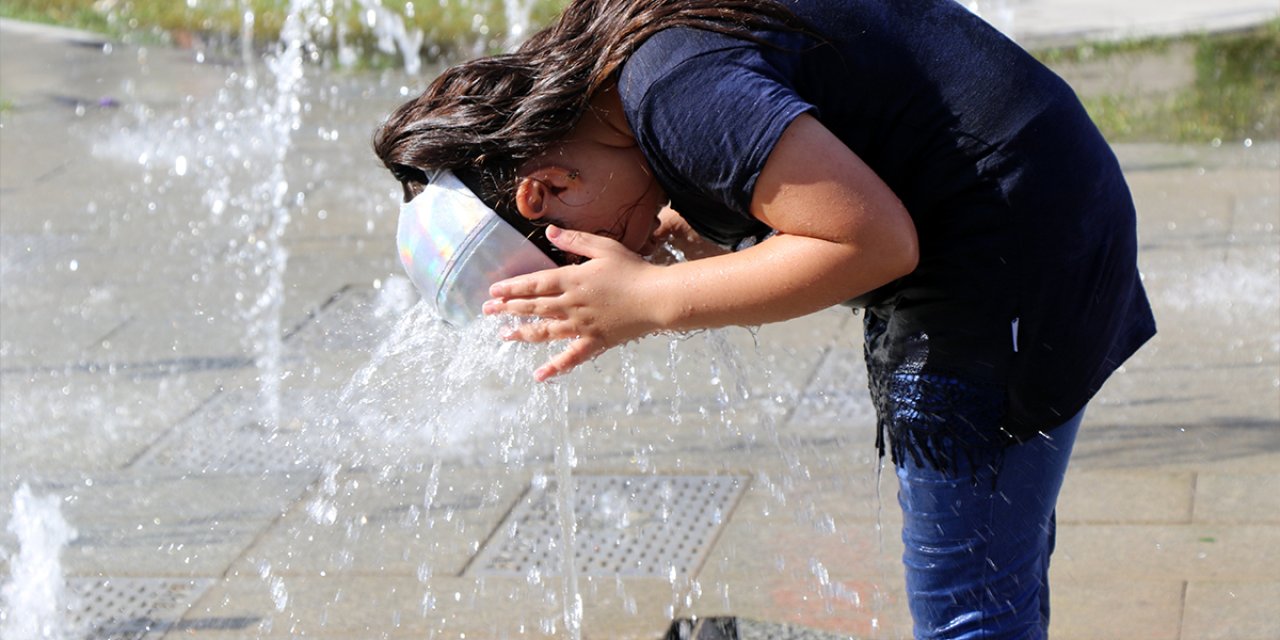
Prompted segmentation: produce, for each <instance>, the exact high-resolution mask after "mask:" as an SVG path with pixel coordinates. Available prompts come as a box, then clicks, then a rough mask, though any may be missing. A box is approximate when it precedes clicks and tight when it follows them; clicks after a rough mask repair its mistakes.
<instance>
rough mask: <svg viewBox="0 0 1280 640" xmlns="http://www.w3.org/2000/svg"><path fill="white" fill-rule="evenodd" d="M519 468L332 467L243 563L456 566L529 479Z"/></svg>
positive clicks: (389, 571) (435, 571)
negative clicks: (362, 469) (351, 469)
mask: <svg viewBox="0 0 1280 640" xmlns="http://www.w3.org/2000/svg"><path fill="white" fill-rule="evenodd" d="M528 480H529V472H528V471H518V470H511V469H503V468H497V469H488V470H485V469H476V468H471V469H458V468H440V469H436V470H434V471H433V470H431V469H429V468H428V469H423V470H409V471H404V470H396V469H372V470H365V471H343V472H340V473H337V474H333V475H330V476H327V477H326V478H325V480H324V481H323V482H321V483H320V484H319V485H318V486H316V487H314V488H313V489H312V490H311V491H310V492H308V494H307V495H306V496H305V497H304V498H303V499H302V500H299V501H298V502H297V503H296V504H295V505H294V507H293V509H292V510H290V512H289V513H288V514H287V515H286V516H284V518H282V519H281V520H280V521H279V522H278V523H275V524H274V525H273V526H272V527H271V529H270V530H268V531H265V532H264V533H263V534H262V535H261V536H260V537H259V538H258V540H257V541H256V542H255V543H254V545H253V547H252V548H250V549H248V550H247V551H246V552H245V554H244V557H243V558H242V559H241V560H240V562H239V563H238V564H237V569H238V570H239V571H240V572H242V573H244V574H252V573H254V572H255V571H257V570H258V569H259V568H261V567H263V566H270V567H271V568H272V573H273V574H274V575H279V576H313V575H319V574H321V573H324V574H325V575H327V576H332V577H334V578H343V577H345V576H353V575H383V576H446V577H447V576H457V575H460V574H461V573H462V571H463V569H464V568H465V567H466V566H467V564H468V563H469V562H470V561H471V559H472V557H473V556H474V555H475V554H476V553H477V552H478V551H479V550H480V547H481V546H482V545H483V544H484V542H485V541H486V540H488V539H489V537H490V536H491V535H493V534H494V530H495V529H496V528H497V526H498V525H499V524H500V523H501V521H502V518H503V517H504V516H505V515H506V513H507V511H508V510H509V509H510V508H511V507H512V505H514V504H515V502H516V501H517V500H518V499H519V497H520V495H521V494H523V493H524V491H525V490H526V488H527V487H528Z"/></svg>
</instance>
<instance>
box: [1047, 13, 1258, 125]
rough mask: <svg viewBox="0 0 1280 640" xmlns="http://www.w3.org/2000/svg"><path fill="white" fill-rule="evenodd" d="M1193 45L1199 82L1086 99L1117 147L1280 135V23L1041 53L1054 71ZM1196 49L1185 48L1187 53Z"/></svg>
mask: <svg viewBox="0 0 1280 640" xmlns="http://www.w3.org/2000/svg"><path fill="white" fill-rule="evenodd" d="M1175 44H1185V45H1188V47H1189V48H1190V50H1191V51H1192V53H1191V60H1190V65H1191V67H1192V70H1193V75H1194V79H1193V80H1192V81H1191V82H1190V83H1188V84H1187V85H1186V86H1183V87H1180V88H1178V89H1176V90H1171V91H1165V92H1162V93H1158V94H1155V95H1151V94H1142V93H1141V92H1105V93H1098V94H1094V95H1089V94H1083V95H1081V99H1082V101H1083V102H1084V104H1085V107H1086V108H1087V109H1088V110H1089V113H1090V115H1091V116H1092V117H1093V119H1094V121H1095V122H1096V123H1097V124H1098V126H1099V128H1100V129H1102V131H1103V133H1104V134H1106V136H1107V138H1108V139H1110V140H1112V141H1113V142H1119V141H1158V142H1205V141H1210V140H1215V139H1216V140H1243V139H1249V138H1264V139H1275V138H1277V137H1280V20H1273V21H1271V22H1269V23H1267V24H1265V25H1263V26H1260V27H1258V28H1255V29H1251V30H1248V31H1242V32H1235V33H1222V34H1210V35H1200V36H1191V37H1185V38H1176V39H1152V40H1139V41H1134V42H1128V43H1116V44H1107V45H1088V46H1082V47H1075V48H1072V49H1058V50H1051V51H1044V52H1038V53H1037V57H1039V58H1040V59H1041V60H1042V61H1044V62H1045V63H1046V64H1048V65H1049V66H1050V67H1054V68H1058V69H1069V68H1070V67H1072V66H1077V65H1082V64H1088V63H1096V62H1098V61H1103V60H1115V61H1118V62H1119V63H1121V64H1125V63H1127V62H1132V61H1137V60H1139V59H1141V58H1143V57H1151V56H1162V55H1169V54H1170V53H1171V52H1172V50H1173V49H1172V48H1173V45H1175ZM1188 47H1183V49H1186V48H1188Z"/></svg>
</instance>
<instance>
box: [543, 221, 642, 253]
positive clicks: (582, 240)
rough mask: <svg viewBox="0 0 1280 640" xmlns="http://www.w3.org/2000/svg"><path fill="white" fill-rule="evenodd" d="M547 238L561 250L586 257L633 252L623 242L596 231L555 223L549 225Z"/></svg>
mask: <svg viewBox="0 0 1280 640" xmlns="http://www.w3.org/2000/svg"><path fill="white" fill-rule="evenodd" d="M547 239H548V240H550V241H551V244H554V245H556V247H558V248H559V249H560V250H562V251H567V252H569V253H572V254H575V255H579V256H582V257H584V258H591V259H595V258H603V257H605V256H607V255H612V254H616V253H618V252H622V253H623V254H630V253H631V252H630V251H628V250H627V248H626V247H625V246H623V244H622V243H621V242H618V241H617V240H614V239H612V238H606V237H604V236H598V235H595V234H594V233H584V232H582V231H571V230H569V229H561V228H560V227H557V226H555V225H551V226H549V227H547Z"/></svg>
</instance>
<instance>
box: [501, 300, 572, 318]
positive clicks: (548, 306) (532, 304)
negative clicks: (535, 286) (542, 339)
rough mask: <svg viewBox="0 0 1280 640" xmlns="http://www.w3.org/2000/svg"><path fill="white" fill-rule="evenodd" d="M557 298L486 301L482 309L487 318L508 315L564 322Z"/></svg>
mask: <svg viewBox="0 0 1280 640" xmlns="http://www.w3.org/2000/svg"><path fill="white" fill-rule="evenodd" d="M557 300H558V299H557V298H504V299H496V300H486V301H485V303H484V305H483V306H482V307H481V308H480V310H481V312H483V313H484V315H486V316H494V315H499V314H507V315H512V316H517V317H522V318H532V317H536V318H546V319H550V320H564V319H565V314H564V312H563V311H562V306H563V304H562V303H558V302H557Z"/></svg>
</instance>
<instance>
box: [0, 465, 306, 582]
mask: <svg viewBox="0 0 1280 640" xmlns="http://www.w3.org/2000/svg"><path fill="white" fill-rule="evenodd" d="M310 482H311V478H309V477H302V476H289V475H286V474H277V475H268V476H261V477H254V478H246V477H225V476H221V477H220V476H179V475H173V476H160V475H148V476H145V477H139V476H135V475H132V474H127V473H123V474H115V475H111V476H98V477H95V478H92V479H87V480H86V479H84V478H82V477H71V478H67V479H66V480H61V481H56V480H55V481H49V482H45V483H41V484H33V485H32V486H31V489H32V491H33V493H35V494H36V495H41V496H44V495H56V496H60V497H61V499H62V509H61V511H62V514H63V517H65V518H66V520H67V522H68V524H70V525H71V527H72V528H73V529H75V531H76V537H75V538H74V539H72V541H71V542H70V543H69V544H68V546H67V548H66V549H64V551H63V553H62V561H63V566H64V568H65V571H66V573H67V575H72V576H99V575H104V576H112V577H154V576H176V577H210V576H218V575H221V574H222V572H223V571H224V570H225V569H226V568H227V567H228V566H230V565H231V563H232V561H234V560H235V559H236V558H238V557H239V556H240V554H241V553H242V552H243V551H244V550H245V549H246V548H247V547H248V546H249V545H250V544H251V543H252V542H253V541H254V540H255V539H256V538H257V536H259V535H260V534H261V533H262V532H263V531H264V530H266V529H267V527H268V526H269V525H270V524H271V523H272V522H274V521H275V520H276V519H277V518H279V517H280V516H281V514H282V513H284V512H285V511H286V510H288V508H289V505H291V504H292V503H293V502H294V501H296V500H297V499H298V497H299V495H300V494H301V493H302V490H303V488H304V487H306V486H307V485H308V484H309V483H310ZM246 495H251V496H253V500H251V501H249V500H245V496H246ZM10 503H11V500H10V499H9V498H8V496H7V495H6V496H5V498H4V500H3V501H0V511H6V512H7V510H8V508H9V505H10ZM0 515H3V514H0ZM4 519H5V520H7V519H8V518H7V516H5V517H4Z"/></svg>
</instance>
